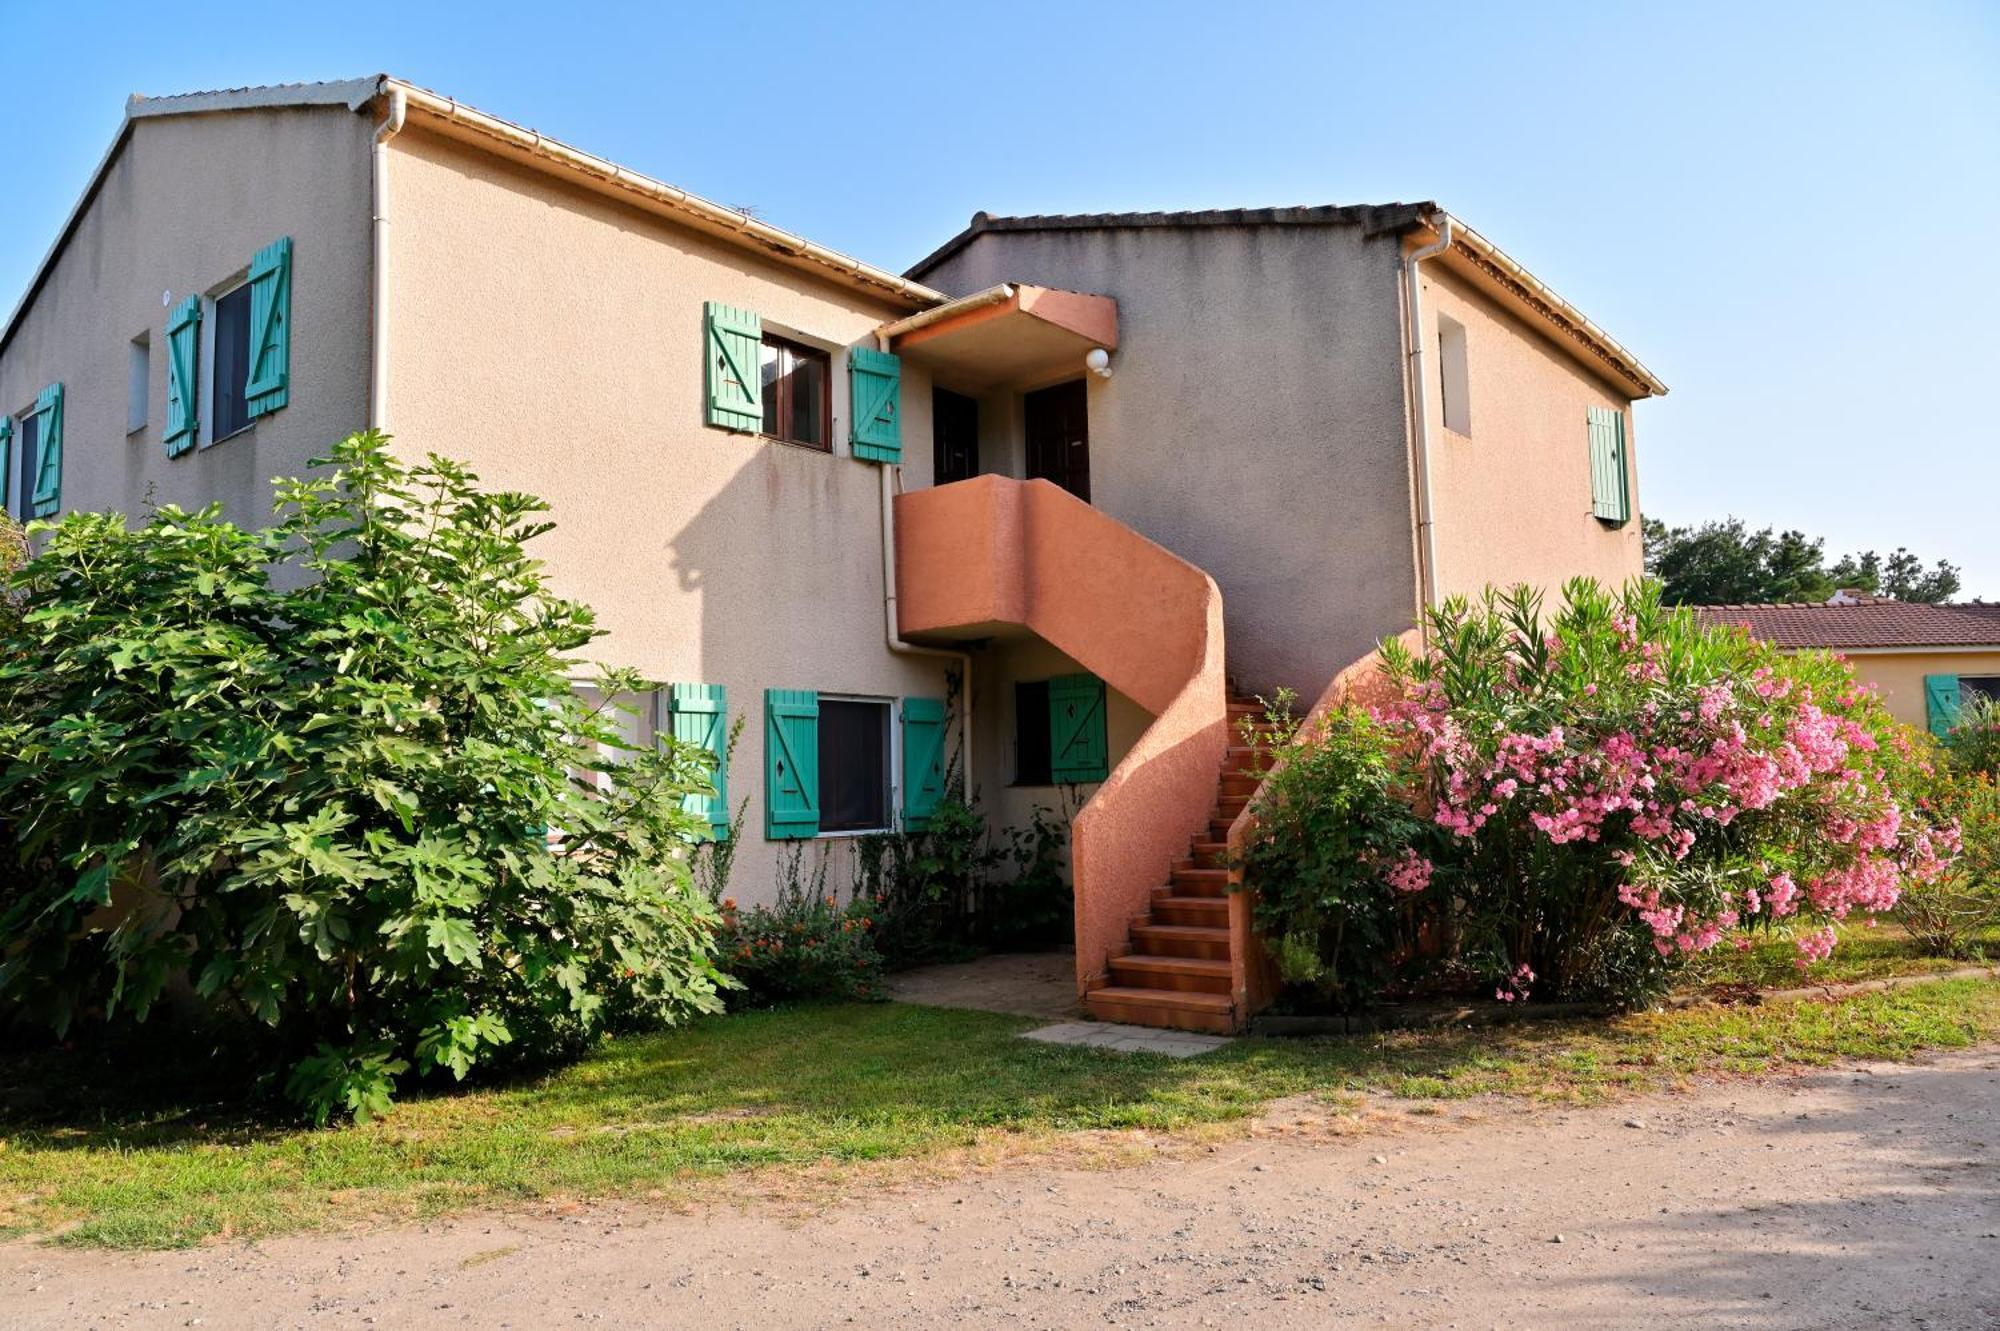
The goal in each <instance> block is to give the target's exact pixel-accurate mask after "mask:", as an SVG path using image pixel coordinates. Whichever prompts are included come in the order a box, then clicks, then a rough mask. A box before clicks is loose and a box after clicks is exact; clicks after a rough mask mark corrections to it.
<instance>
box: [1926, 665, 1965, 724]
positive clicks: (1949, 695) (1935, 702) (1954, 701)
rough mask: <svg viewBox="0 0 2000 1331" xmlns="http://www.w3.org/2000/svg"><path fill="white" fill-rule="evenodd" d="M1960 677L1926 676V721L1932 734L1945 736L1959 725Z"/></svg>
mask: <svg viewBox="0 0 2000 1331" xmlns="http://www.w3.org/2000/svg"><path fill="white" fill-rule="evenodd" d="M1958 705H1959V696H1958V676H1957V675H1925V676H1924V719H1925V720H1926V721H1927V722H1929V723H1930V728H1931V734H1933V735H1939V736H1942V735H1945V734H1948V733H1950V731H1951V728H1952V727H1953V726H1954V725H1956V724H1958Z"/></svg>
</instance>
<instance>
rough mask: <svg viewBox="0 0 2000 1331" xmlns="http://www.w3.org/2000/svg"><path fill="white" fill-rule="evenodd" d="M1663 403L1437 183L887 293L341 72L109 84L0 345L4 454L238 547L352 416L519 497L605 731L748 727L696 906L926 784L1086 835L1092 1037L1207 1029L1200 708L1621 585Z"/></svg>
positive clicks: (716, 732)
mask: <svg viewBox="0 0 2000 1331" xmlns="http://www.w3.org/2000/svg"><path fill="white" fill-rule="evenodd" d="M1412 282H1414V286H1413V285H1412ZM1413 298H1414V303H1413ZM1413 326H1414V328H1415V330H1416V331H1415V333H1414V335H1412V333H1411V331H1410V330H1411V328H1412V327H1413ZM1664 391H1665V390H1664V388H1663V386H1662V385H1660V384H1659V382H1658V381H1657V380H1656V379H1655V378H1654V377H1653V376H1652V375H1651V374H1650V372H1648V371H1647V370H1646V369H1645V367H1644V366H1642V365H1641V364H1639V362H1638V361H1637V360H1635V359H1634V358H1633V357H1632V356H1631V355H1630V354H1629V353H1627V352H1625V351H1624V350H1623V349H1622V348H1620V347H1619V346H1618V344H1617V343H1615V342H1613V341H1612V340H1611V339H1610V338H1609V337H1608V336H1606V335H1605V334H1604V333H1603V332H1602V331H1600V330H1599V329H1597V328H1596V327H1595V326H1594V325H1592V324H1591V323H1590V322H1589V321H1588V320H1586V319H1585V318H1584V317H1583V316H1582V315H1581V314H1579V313H1578V312H1577V311H1576V310H1574V309H1573V308H1571V307H1570V306H1569V305H1567V304H1566V303H1564V302H1563V301H1562V300H1561V299H1560V298H1559V297H1557V296H1555V295H1554V293H1552V292H1550V291H1549V290H1548V289H1547V288H1546V287H1544V286H1542V285H1541V283H1539V282H1538V281H1537V280H1536V279H1534V278H1533V277H1532V276H1530V275H1529V274H1527V273H1526V272H1525V271H1523V270H1522V269H1521V268H1520V267H1519V265H1517V264H1515V263H1514V262H1513V261H1512V260H1511V259H1509V258H1507V257H1506V256H1505V255H1504V254H1502V253H1501V252H1500V251H1498V250H1497V249H1495V248H1494V247H1493V246H1492V245H1491V244H1490V243H1489V242H1487V241H1486V240H1485V239H1484V238H1482V237H1480V236H1479V235H1478V234H1477V233H1475V232H1473V231H1471V230H1470V229H1469V228H1467V227H1465V226H1464V225H1463V223H1461V222H1458V221H1457V220H1456V219H1454V218H1451V217H1450V216H1449V215H1448V214H1447V213H1445V212H1444V211H1443V210H1441V209H1439V208H1437V207H1436V206H1435V205H1432V204H1427V203H1424V204H1390V205H1383V206H1379V207H1365V208H1302V209H1277V210H1253V211H1244V212H1232V213H1195V214H1142V215H1131V214H1113V215H1105V216H1091V217H1064V218H1013V219H1008V218H992V217H987V216H985V215H984V214H982V215H980V216H979V217H977V218H975V219H974V222H973V225H972V226H971V227H970V228H969V229H968V230H967V231H966V232H965V233H963V234H962V235H960V236H959V237H957V238H955V239H953V240H952V241H951V242H949V243H948V244H946V245H945V246H944V247H943V248H942V249H941V250H939V251H938V252H937V253H936V254H934V255H932V256H931V257H930V258H928V259H926V260H925V261H924V262H923V263H922V264H920V265H918V267H917V268H916V269H915V270H913V273H912V275H911V276H908V277H902V276H897V275H895V274H893V273H889V272H885V271H883V270H881V269H877V268H874V267H871V266H869V265H867V264H865V263H861V262H859V261H858V260H854V259H851V258H847V257H845V256H843V255H839V254H835V253H832V252H830V251H828V250H826V249H824V248H822V247H820V246H817V245H814V244H813V243H811V242H810V241H807V240H805V239H803V238H802V237H798V236H794V235H790V234H788V233H786V232H783V231H780V230H778V229H776V228H774V227H771V226H769V225H767V224H764V223H762V222H759V221H757V220H755V219H753V218H750V217H749V216H747V215H746V214H743V213H740V212H736V211H732V210H730V209H726V208H723V207H720V206H718V205H715V204H712V203H708V202H706V201H704V200H701V199H697V198H694V197H693V196H691V195H688V194H686V193H685V192H684V191H681V190H678V189H676V188H674V187H672V186H670V185H666V184H663V183H661V182H658V181H655V180H651V179H649V178H647V177H644V176H640V175H637V174H636V173H633V172H630V171H627V170H625V169H623V168H621V167H618V166H616V165H614V164H612V163H610V162H606V161H603V160H601V159H598V158H594V157H591V156H589V155H587V154H584V153H581V152H579V151H577V150H575V149H571V148H568V147H566V146H564V145H562V144H559V143H556V142H554V141H552V140H549V139H547V138H545V137H543V136H542V135H540V134H537V133H535V132H533V131H530V130H525V129H522V128H520V127H518V126H515V125H512V124H509V123H507V122H505V121H501V120H498V119H495V118H493V117H491V116H487V115H485V114H483V113H480V112H477V111H474V110H472V109H470V108H468V107H465V106H463V105H460V104H459V103H457V102H455V101H452V100H450V99H448V98H444V97H441V96H438V95H436V94H434V93H430V92H426V91H424V90H422V89H419V88H416V87H414V86H412V85H409V84H406V83H402V82H400V81H397V80H394V79H389V78H367V79H359V80H354V81H351V82H347V83H335V84H311V85H297V86H289V87H278V88H259V89H244V90H237V91H232V92H217V93H199V94H193V95H189V96H184V97H164V98H135V99H133V101H132V102H131V103H130V104H129V105H128V107H127V112H126V119H125V122H124V124H123V126H122V127H121V129H120V131H119V133H118V135H117V137H116V138H115V140H114V142H113V144H112V147H111V149H110V151H109V153H108V154H107V156H106V158H105V160H104V162H103V163H102V165H101V166H100V167H99V169H98V171H97V173H96V175H95V176H94V177H93V178H92V181H91V183H90V186H89V188H88V189H87V190H86V191H85V194H84V197H83V199H82V200H81V201H80V202H79V204H78V205H77V208H76V210H75V212H74V213H73V214H72V216H71V218H70V219H69V221H68V222H67V223H66V224H65V226H64V228H63V231H62V233H61V235H60V236H59V237H58V238H57V241H56V244H55V246H54V247H53V249H52V250H51V252H50V254H49V257H48V258H47V259H46V260H45V261H44V263H43V265H42V267H41V269H40V270H39V271H38V272H37V273H36V275H35V278H34V280H33V283H32V284H31V286H30V289H29V291H28V293H27V295H26V297H25V298H24V300H23V301H22V303H21V305H20V307H19V308H18V309H17V310H16V311H15V313H14V314H13V315H12V317H11V318H10V319H9V320H8V322H7V325H6V327H5V330H4V332H0V411H4V412H6V413H8V415H7V416H5V417H4V418H0V419H4V420H5V422H6V425H5V427H4V428H5V429H6V430H7V431H8V433H9V434H10V435H11V438H9V439H7V441H6V442H5V443H4V444H0V451H4V452H5V455H6V456H7V457H9V458H11V462H9V463H7V464H6V465H4V466H0V474H4V475H5V476H6V478H7V479H6V483H5V486H4V495H5V502H6V504H7V506H8V508H9V509H10V510H11V511H14V512H17V513H21V514H24V515H33V516H53V515H56V514H59V513H61V512H63V511H67V510H70V509H77V508H84V509H97V508H116V509H122V510H124V511H127V512H133V511H136V510H139V509H141V508H142V507H143V506H144V505H145V504H146V503H147V502H149V501H153V502H162V503H164V502H176V503H182V504H196V503H201V502H206V501H209V500H221V501H222V502H223V503H224V504H225V505H226V507H227V508H228V510H229V511H230V512H231V513H232V515H234V516H237V517H239V518H243V519H248V520H256V519H259V518H261V517H262V516H263V515H264V513H265V512H266V511H267V509H268V505H269V481H270V479H271V478H272V477H274V476H280V475H292V474H298V473H300V472H302V471H303V470H304V469H305V466H306V463H307V461H308V459H310V458H311V457H313V456H314V455H316V454H317V453H318V452H320V451H321V450H323V449H324V448H325V447H326V446H327V445H328V444H329V443H331V442H332V441H333V440H335V439H336V438H338V437H340V436H341V435H344V434H346V433H348V432H350V431H353V430H358V429H361V428H364V427H367V426H370V425H374V426H379V427H381V428H383V429H385V430H388V431H390V432H392V433H394V434H395V435H396V436H397V437H398V439H399V441H400V446H402V447H406V448H408V449H409V450H410V451H411V452H412V453H421V452H424V451H436V452H440V453H443V454H447V455H449V456H452V457H454V458H456V459H458V460H460V461H463V462H465V463H467V464H469V465H470V466H471V467H472V468H473V469H474V470H475V471H477V472H478V473H479V474H480V475H481V476H482V478H483V479H484V480H485V481H486V482H487V483H489V484H492V485H498V486H504V487H507V488H517V489H524V490H529V491H532V492H535V493H537V494H540V495H543V496H545V497H546V498H547V499H548V500H549V501H550V503H551V505H552V506H553V517H554V519H555V521H556V523H557V524H558V525H557V527H556V530H555V531H554V532H553V533H551V534H550V535H549V536H547V537H546V538H544V539H543V541H542V542H541V543H540V546H539V553H540V554H541V555H542V557H543V558H545V559H546V560H547V561H548V567H549V570H550V574H551V577H552V579H553V581H554V583H555V586H556V588H557V589H558V590H559V591H560V592H562V593H564V594H566V595H570V596H574V597H578V598H580V599H582V600H585V601H587V602H589V603H590V604H591V605H592V606H594V607H595V608H596V610H597V613H598V617H599V621H600V623H601V624H602V626H603V627H604V628H605V629H606V630H607V631H608V632H607V636H606V637H605V638H604V639H602V641H601V642H600V644H599V647H598V651H599V653H600V655H601V656H602V658H603V659H604V661H605V662H606V663H607V664H613V665H623V666H631V667H634V668H636V669H637V670H639V671H640V672H641V673H642V674H643V675H644V676H645V677H647V678H649V679H654V680H657V681H659V682H660V684H661V690H660V692H659V694H658V695H657V696H649V697H648V698H645V699H641V700H639V702H640V703H641V704H642V711H643V713H644V719H643V720H642V722H641V724H642V725H645V726H651V727H655V728H657V729H659V730H662V731H665V730H669V729H671V730H672V731H673V732H674V733H677V734H680V735H682V736H683V737H687V738H691V739H694V740H695V741H696V742H700V743H705V744H707V745H709V746H710V747H712V748H716V749H718V750H719V749H720V747H721V744H722V737H723V736H724V735H726V733H727V728H728V724H729V722H730V720H731V719H733V718H736V717H743V718H747V719H748V721H749V724H748V725H747V726H746V728H745V730H744V733H743V739H742V743H741V747H740V748H739V749H738V751H737V753H736V755H735V761H734V763H733V765H732V767H731V769H730V770H729V771H728V773H727V776H726V792H725V794H724V796H723V797H722V798H721V799H719V800H717V801H713V802H711V804H710V805H709V807H708V810H707V811H708V812H709V814H710V817H711V819H712V820H713V821H714V822H715V824H716V825H717V827H718V828H720V827H722V826H725V825H726V823H727V816H728V813H729V812H731V811H733V810H734V809H735V808H736V807H737V806H738V805H739V803H741V802H743V801H745V800H747V802H748V819H747V823H746V833H745V838H744V839H745V842H746V844H745V845H744V846H743V847H742V849H741V853H740V854H739V856H738V858H737V863H736V873H737V878H736V881H735V883H734V885H733V886H734V889H735V891H736V893H737V895H739V896H741V897H743V898H744V899H746V900H753V899H758V898H760V897H768V896H769V895H770V893H771V891H772V890H773V884H774V883H775V881H776V879H777V877H778V875H779V873H780V872H781V867H782V865H783V864H784V863H785V862H786V859H787V848H788V847H789V846H794V845H798V844H800V843H806V844H808V845H810V846H811V847H813V853H814V854H815V855H825V854H829V853H834V852H835V851H836V850H837V849H838V848H839V847H840V846H841V844H842V842H841V839H842V838H849V837H852V836H854V835H857V834H861V833H866V832H869V831H878V830H891V829H897V828H918V827H921V826H922V825H923V823H924V819H925V817H926V815H927V812H928V810H929V809H930V808H931V807H933V806H934V804H935V802H936V800H937V799H938V798H939V795H940V793H941V792H942V790H943V789H944V787H945V785H946V780H947V778H946V775H945V773H946V768H947V765H948V764H949V763H950V762H951V761H953V760H954V757H955V759H956V761H958V762H959V763H961V764H962V768H963V771H964V773H965V775H966V778H967V783H968V786H969V788H970V790H971V791H972V793H973V794H974V796H975V797H976V798H977V799H979V801H980V802H981V804H982V806H983V807H984V808H985V809H986V810H987V811H988V813H989V816H990V817H991V818H992V819H993V820H994V821H995V822H996V823H1000V824H1013V825H1019V824H1021V823H1023V822H1025V821H1026V819H1027V817H1028V815H1029V813H1030V811H1031V810H1032V808H1033V807H1035V806H1036V805H1042V806H1047V807H1057V806H1059V805H1065V804H1067V805H1070V806H1072V807H1075V806H1080V808H1081V812H1080V813H1078V814H1077V816H1076V818H1075V820H1074V824H1073V828H1072V869H1073V878H1074V880H1075V887H1076V892H1077V916H1076V918H1077V924H1076V938H1077V948H1078V958H1077V967H1078V977H1079V984H1080V986H1082V987H1085V988H1089V989H1091V990H1093V997H1092V1000H1091V1003H1092V1008H1093V1010H1094V1011H1097V1012H1099V1013H1100V1014H1103V1015H1118V1016H1126V1017H1129V1018H1131V1019H1136V1020H1152V1021H1162V1022H1171V1023H1174V1024H1190V1025H1208V1026H1219V1027H1230V1026H1233V1025H1235V1024H1238V1023H1240V1021H1241V1020H1242V1018H1243V1017H1244V1016H1245V1015H1247V1013H1248V1011H1249V1010H1250V1008H1251V1007H1252V1006H1254V1005H1255V1003H1256V1002H1257V1001H1258V999H1259V989H1258V979H1257V968H1256V966H1255V965H1254V964H1253V950H1252V948H1251V947H1250V943H1249V935H1248V915H1247V908H1246V906H1245V903H1244V901H1243V899H1242V898H1241V897H1240V895H1232V894H1230V893H1229V892H1228V891H1227V881H1228V876H1229V875H1228V871H1227V870H1226V869H1225V868H1223V867H1222V863H1223V855H1222V844H1223V841H1224V838H1225V837H1226V835H1227V833H1228V831H1229V828H1230V825H1231V821H1232V820H1233V819H1235V818H1237V817H1238V816H1239V815H1240V814H1241V811H1242V809H1243V807H1244V804H1245V803H1246V801H1247V799H1248V797H1249V794H1250V791H1251V789H1252V788H1254V784H1255V783H1254V780H1251V779H1250V778H1246V777H1242V776H1238V775H1234V774H1233V770H1232V772H1230V773H1227V774H1226V773H1225V772H1224V768H1225V766H1227V767H1229V768H1231V769H1233V768H1234V767H1235V766H1236V765H1237V763H1236V762H1234V761H1232V760H1231V759H1230V758H1229V754H1230V751H1231V744H1232V738H1231V731H1230V720H1231V717H1232V715H1234V714H1236V713H1232V710H1231V704H1230V702H1229V698H1230V688H1229V685H1230V683H1232V682H1233V683H1235V684H1236V685H1237V686H1238V692H1245V691H1255V692H1268V691H1270V690H1272V689H1274V688H1276V687H1278V686H1289V687H1292V688H1294V689H1297V690H1298V691H1299V692H1300V693H1301V694H1302V695H1303V696H1304V697H1306V698H1311V697H1315V696H1317V695H1318V693H1319V692H1320V690H1321V688H1322V687H1323V686H1324V685H1325V684H1326V682H1327V681H1328V680H1329V679H1330V678H1331V677H1332V676H1333V675H1334V673H1335V672H1337V671H1338V670H1340V669H1341V668H1342V667H1343V666H1345V665H1347V664H1348V663H1349V662H1350V661H1351V660H1353V659H1354V658H1355V657H1357V656H1359V655H1361V654H1362V653H1364V652H1365V651H1366V650H1368V648H1369V647H1370V646H1372V645H1373V644H1374V642H1375V641H1376V640H1378V639H1379V638H1382V637H1385V636H1388V635H1391V634H1395V633H1398V632H1400V631H1402V630H1404V629H1407V628H1408V627H1409V626H1410V625H1411V624H1412V623H1413V622H1415V620H1416V617H1417V614H1418V608H1419V606H1420V605H1422V604H1423V603H1424V602H1425V601H1427V600H1435V599H1437V598H1439V597H1441V596H1445V595H1449V594H1451V593H1454V592H1458V591H1471V590H1475V589H1477V588H1478V587H1480V586H1482V585H1484V584H1485V583H1487V582H1512V581H1528V582H1533V583H1537V584H1541V585H1544V586H1552V585H1554V584H1556V583H1558V582H1560V581H1561V580H1562V579H1563V578H1566V577H1569V576H1572V575H1574V574H1578V573H1589V574H1595V575H1597V576H1599V577H1601V578H1605V579H1610V580H1618V579H1622V578H1624V577H1627V576H1631V575H1634V574H1637V573H1638V572H1639V571H1640V567H1641V557H1640V537H1639V525H1638V490H1637V471H1636V464H1635V461H1634V457H1633V451H1632V450H1633V443H1632V440H1633V429H1632V420H1631V416H1632V412H1631V406H1632V403H1633V402H1634V401H1636V400H1637V399H1639V398H1643V397H1646V396H1650V395H1654V394H1657V393H1660V392H1664ZM1413 404H1418V407H1419V409H1414V410H1413ZM1225 643H1226V651H1225ZM1241 710H1242V704H1240V703H1239V704H1238V705H1237V708H1236V712H1237V713H1240V712H1241ZM836 881H837V880H836ZM1135 921H1137V924H1138V927H1137V928H1134V925H1135ZM1107 981H1111V982H1112V983H1109V984H1107Z"/></svg>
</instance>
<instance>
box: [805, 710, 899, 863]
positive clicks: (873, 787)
mask: <svg viewBox="0 0 2000 1331" xmlns="http://www.w3.org/2000/svg"><path fill="white" fill-rule="evenodd" d="M888 825H889V708H888V705H887V704H886V703H879V702H841V701H837V700H834V699H828V698H822V699H821V700H820V704H819V827H820V831H822V832H867V831H875V830H877V829H881V828H886V827H888Z"/></svg>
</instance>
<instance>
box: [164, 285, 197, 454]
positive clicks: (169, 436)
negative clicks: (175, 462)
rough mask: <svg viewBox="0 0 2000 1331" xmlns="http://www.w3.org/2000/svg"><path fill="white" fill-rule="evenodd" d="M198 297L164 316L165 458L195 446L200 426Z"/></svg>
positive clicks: (183, 303)
mask: <svg viewBox="0 0 2000 1331" xmlns="http://www.w3.org/2000/svg"><path fill="white" fill-rule="evenodd" d="M200 368H201V297H200V296H189V297H188V298H187V299H186V300H184V301H182V302H181V303H180V304H178V305H176V306H174V311H173V313H172V314H169V315H168V316H167V433H166V442H167V456H168V457H170V458H177V457H179V456H180V455H181V454H183V453H185V452H187V451H188V450H189V449H190V448H193V447H194V443H195V436H196V430H195V427H196V425H197V424H198V423H199V419H198V417H199V408H198V407H197V406H196V405H195V402H196V399H197V398H198V397H199V396H200V392H199V388H198V385H199V384H200V382H201V380H200V374H199V371H200Z"/></svg>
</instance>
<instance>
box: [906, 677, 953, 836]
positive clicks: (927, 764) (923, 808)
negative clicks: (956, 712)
mask: <svg viewBox="0 0 2000 1331" xmlns="http://www.w3.org/2000/svg"><path fill="white" fill-rule="evenodd" d="M944 724H945V707H944V699H942V698H905V699H903V830H904V831H906V832H921V831H923V830H924V829H925V828H927V827H929V826H930V822H931V815H932V814H934V813H936V812H937V807H938V803H939V801H941V800H942V799H943V798H944Z"/></svg>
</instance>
